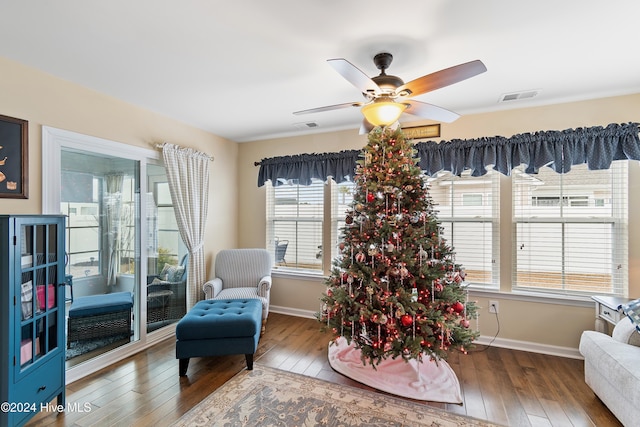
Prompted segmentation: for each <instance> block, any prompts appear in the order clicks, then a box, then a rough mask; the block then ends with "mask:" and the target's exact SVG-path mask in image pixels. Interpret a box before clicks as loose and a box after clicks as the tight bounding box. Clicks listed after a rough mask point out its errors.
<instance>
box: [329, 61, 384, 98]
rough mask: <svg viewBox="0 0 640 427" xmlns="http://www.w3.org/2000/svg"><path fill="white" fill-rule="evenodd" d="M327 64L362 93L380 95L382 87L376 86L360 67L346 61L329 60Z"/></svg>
mask: <svg viewBox="0 0 640 427" xmlns="http://www.w3.org/2000/svg"><path fill="white" fill-rule="evenodd" d="M327 62H328V63H329V65H331V66H332V67H333V69H334V70H336V71H337V72H338V73H339V74H340V75H341V76H342V77H344V78H345V79H347V81H348V82H349V83H351V84H352V85H354V86H355V87H356V88H358V90H359V91H360V92H362V93H368V94H371V95H373V94H377V93H380V92H381V90H380V86H378V85H377V84H376V82H374V81H373V80H371V78H370V77H369V76H367V75H366V74H365V73H363V72H362V71H361V70H360V69H359V68H358V67H356V66H355V65H353V64H352V63H351V62H349V61H347V60H346V59H342V58H337V59H328V60H327Z"/></svg>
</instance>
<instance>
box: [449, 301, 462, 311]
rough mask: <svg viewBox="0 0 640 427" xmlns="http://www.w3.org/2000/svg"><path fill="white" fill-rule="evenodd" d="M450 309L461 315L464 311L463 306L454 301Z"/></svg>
mask: <svg viewBox="0 0 640 427" xmlns="http://www.w3.org/2000/svg"><path fill="white" fill-rule="evenodd" d="M451 308H453V311H455V312H456V313H462V312H463V311H464V304H462V303H461V302H460V301H456V302H455V303H454V304H453V305H452V306H451Z"/></svg>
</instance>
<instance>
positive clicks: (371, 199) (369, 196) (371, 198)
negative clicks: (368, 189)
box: [367, 193, 376, 203]
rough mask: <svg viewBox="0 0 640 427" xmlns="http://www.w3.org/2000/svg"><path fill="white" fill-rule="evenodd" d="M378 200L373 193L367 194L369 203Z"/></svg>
mask: <svg viewBox="0 0 640 427" xmlns="http://www.w3.org/2000/svg"><path fill="white" fill-rule="evenodd" d="M375 199H376V196H374V195H373V193H367V202H369V203H371V202H373V201H374V200H375Z"/></svg>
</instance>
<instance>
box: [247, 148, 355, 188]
mask: <svg viewBox="0 0 640 427" xmlns="http://www.w3.org/2000/svg"><path fill="white" fill-rule="evenodd" d="M360 153H361V150H346V151H340V152H339V153H322V154H297V155H293V156H281V157H271V158H268V159H262V160H261V161H260V171H259V172H258V187H262V186H263V185H264V183H265V182H267V181H271V184H272V185H273V186H275V187H277V186H278V185H280V184H281V182H280V181H278V180H279V179H284V180H289V179H297V180H298V183H299V184H302V185H310V184H311V179H312V178H317V179H321V180H323V181H326V180H327V178H329V177H333V179H334V180H335V181H336V182H338V183H340V182H344V181H349V180H352V179H353V177H354V173H355V170H356V161H357V160H358V157H359V156H360Z"/></svg>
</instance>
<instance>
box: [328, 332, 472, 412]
mask: <svg viewBox="0 0 640 427" xmlns="http://www.w3.org/2000/svg"><path fill="white" fill-rule="evenodd" d="M329 364H330V365H331V367H332V368H333V369H335V370H336V371H337V372H339V373H341V374H342V375H345V376H347V377H349V378H351V379H353V380H355V381H358V382H360V383H362V384H366V385H368V386H369V387H373V388H375V389H377V390H381V391H385V392H387V393H391V394H395V395H397V396H402V397H407V398H410V399H416V400H426V401H430V402H445V403H462V395H461V392H460V383H459V382H458V377H457V376H456V374H455V372H453V369H451V367H450V366H449V364H448V363H447V362H445V361H444V360H439V361H438V362H434V361H432V360H430V359H429V358H428V357H425V358H424V359H423V361H422V362H420V361H418V360H413V359H412V360H410V361H408V362H407V361H405V360H404V359H401V358H396V359H395V360H394V359H391V358H389V359H386V360H383V361H382V362H380V364H379V365H377V366H376V369H373V367H372V366H371V365H364V364H363V363H362V360H361V359H360V350H358V349H356V348H355V347H354V346H353V344H351V345H348V344H347V340H346V339H344V338H338V339H337V340H336V341H335V342H332V343H330V344H329Z"/></svg>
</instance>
